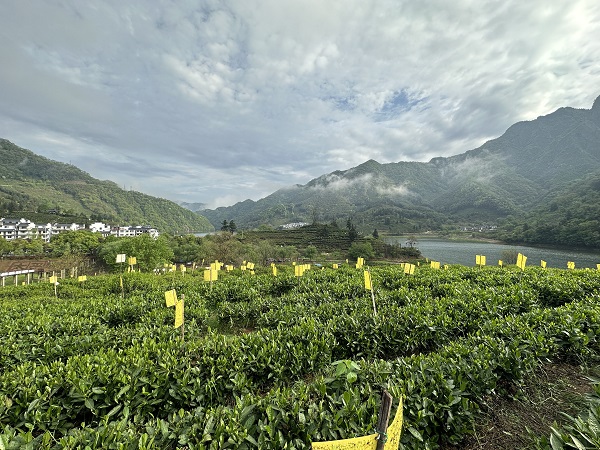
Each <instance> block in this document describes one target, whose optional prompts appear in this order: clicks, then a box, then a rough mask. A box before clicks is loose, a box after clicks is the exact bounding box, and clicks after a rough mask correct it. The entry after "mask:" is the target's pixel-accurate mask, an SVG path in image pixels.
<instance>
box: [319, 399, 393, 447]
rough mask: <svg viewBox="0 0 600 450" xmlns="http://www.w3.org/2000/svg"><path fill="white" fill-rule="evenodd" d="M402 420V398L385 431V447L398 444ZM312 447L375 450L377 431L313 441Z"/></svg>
mask: <svg viewBox="0 0 600 450" xmlns="http://www.w3.org/2000/svg"><path fill="white" fill-rule="evenodd" d="M403 420H404V416H403V413H402V400H400V404H399V405H398V411H396V417H395V418H394V421H393V422H392V424H391V425H390V426H389V427H388V429H387V432H386V434H387V436H388V440H387V442H386V444H385V448H389V449H393V448H398V447H399V446H400V437H401V435H402V422H403ZM312 448H313V450H375V449H376V448H377V433H375V434H369V435H367V436H362V437H357V438H351V439H340V440H339V441H326V442H313V443H312Z"/></svg>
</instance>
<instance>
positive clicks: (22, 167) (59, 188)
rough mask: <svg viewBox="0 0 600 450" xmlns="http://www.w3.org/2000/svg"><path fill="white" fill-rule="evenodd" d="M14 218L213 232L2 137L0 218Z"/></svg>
mask: <svg viewBox="0 0 600 450" xmlns="http://www.w3.org/2000/svg"><path fill="white" fill-rule="evenodd" d="M49 212H50V213H49ZM17 216H18V217H24V218H27V219H30V220H34V221H39V222H42V223H45V222H55V221H58V222H65V221H68V220H77V221H78V222H85V221H89V220H99V221H104V222H108V223H111V224H116V225H150V226H153V227H155V228H157V229H158V230H159V231H161V232H165V231H168V232H174V233H181V232H192V231H197V232H202V231H210V230H212V229H213V227H212V225H211V224H210V223H209V222H208V220H206V218H204V217H203V216H201V215H199V214H197V213H194V212H192V211H189V210H187V209H185V208H183V207H181V206H179V205H177V204H176V203H174V202H172V201H170V200H166V199H163V198H157V197H152V196H150V195H146V194H142V193H141V192H136V191H126V190H123V189H121V188H120V187H119V186H118V185H117V184H115V183H113V182H112V181H101V180H97V179H95V178H93V177H91V176H90V175H89V174H88V173H86V172H84V171H82V170H80V169H78V168H77V167H75V166H73V165H71V164H64V163H60V162H57V161H52V160H50V159H47V158H44V157H42V156H39V155H36V154H35V153H33V152H31V151H29V150H26V149H24V148H21V147H19V146H17V145H15V144H13V143H12V142H10V141H8V140H6V139H0V217H12V218H15V217H17Z"/></svg>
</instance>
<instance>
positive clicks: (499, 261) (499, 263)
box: [498, 259, 504, 267]
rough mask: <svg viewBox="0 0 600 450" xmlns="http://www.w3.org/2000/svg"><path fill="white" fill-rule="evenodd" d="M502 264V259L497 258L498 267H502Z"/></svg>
mask: <svg viewBox="0 0 600 450" xmlns="http://www.w3.org/2000/svg"><path fill="white" fill-rule="evenodd" d="M503 264H504V263H503V262H502V260H501V259H499V260H498V265H499V266H500V267H502V265H503Z"/></svg>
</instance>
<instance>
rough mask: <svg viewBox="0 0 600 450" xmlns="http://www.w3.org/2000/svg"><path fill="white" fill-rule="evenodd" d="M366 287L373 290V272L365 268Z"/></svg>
mask: <svg viewBox="0 0 600 450" xmlns="http://www.w3.org/2000/svg"><path fill="white" fill-rule="evenodd" d="M365 289H366V290H367V291H372V290H373V283H372V282H371V272H369V271H368V270H365Z"/></svg>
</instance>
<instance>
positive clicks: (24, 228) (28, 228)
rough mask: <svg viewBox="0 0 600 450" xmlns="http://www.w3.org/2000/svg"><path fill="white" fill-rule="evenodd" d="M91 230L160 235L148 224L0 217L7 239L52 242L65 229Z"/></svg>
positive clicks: (0, 228) (107, 233)
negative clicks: (53, 237)
mask: <svg viewBox="0 0 600 450" xmlns="http://www.w3.org/2000/svg"><path fill="white" fill-rule="evenodd" d="M86 229H87V230H89V231H91V232H93V233H101V234H102V236H103V237H106V236H111V235H112V236H116V237H135V236H139V235H141V234H144V233H148V234H149V235H150V236H152V237H154V238H155V237H158V230H157V229H156V228H152V227H148V226H142V225H138V226H111V225H106V224H104V223H102V222H94V223H92V224H91V225H89V226H88V227H87V228H86V227H85V225H81V224H78V223H47V224H45V225H36V224H35V223H33V222H31V221H30V220H27V219H5V218H3V217H2V218H0V237H2V238H4V239H6V240H7V241H10V240H13V239H41V240H42V241H43V242H50V239H51V238H52V236H56V235H57V234H60V233H64V232H65V231H78V230H86Z"/></svg>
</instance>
